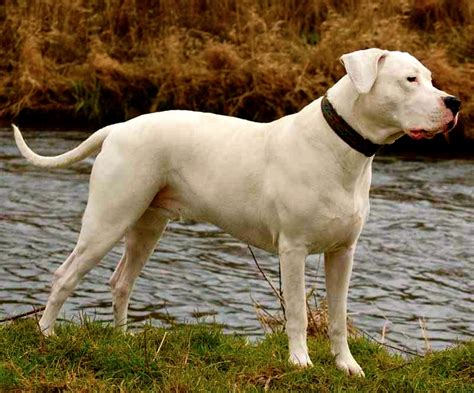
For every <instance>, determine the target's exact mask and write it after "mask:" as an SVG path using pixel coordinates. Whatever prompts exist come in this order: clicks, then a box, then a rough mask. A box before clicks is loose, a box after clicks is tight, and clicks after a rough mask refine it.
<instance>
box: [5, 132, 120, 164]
mask: <svg viewBox="0 0 474 393" xmlns="http://www.w3.org/2000/svg"><path fill="white" fill-rule="evenodd" d="M12 126H13V131H14V133H15V141H16V145H17V146H18V149H19V150H20V152H21V154H22V155H23V157H25V158H26V159H27V160H28V161H29V162H31V163H32V164H33V165H36V166H41V167H44V168H64V167H67V166H68V165H70V164H73V163H75V162H78V161H81V160H83V159H84V158H86V157H88V156H90V155H91V154H92V153H94V152H96V151H97V150H99V149H100V147H101V146H102V143H103V142H104V139H105V138H106V137H107V135H109V133H110V131H111V130H112V129H111V127H104V128H102V129H100V130H99V131H97V132H95V133H94V134H92V135H91V136H90V137H89V138H87V139H86V140H85V141H84V142H82V143H81V144H80V145H79V146H77V147H76V148H74V149H72V150H70V151H68V152H66V153H64V154H60V155H58V156H52V157H46V156H40V155H39V154H36V153H35V152H34V151H33V150H31V149H30V148H29V147H28V145H27V144H26V142H25V140H24V139H23V136H22V135H21V132H20V130H19V129H18V127H17V126H16V125H14V124H12Z"/></svg>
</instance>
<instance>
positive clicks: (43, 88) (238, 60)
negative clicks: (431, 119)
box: [0, 0, 474, 136]
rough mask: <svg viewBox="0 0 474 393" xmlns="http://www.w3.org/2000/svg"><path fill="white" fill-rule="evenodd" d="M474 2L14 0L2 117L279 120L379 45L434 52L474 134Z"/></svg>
mask: <svg viewBox="0 0 474 393" xmlns="http://www.w3.org/2000/svg"><path fill="white" fill-rule="evenodd" d="M473 4H474V3H473V2H472V1H469V0H458V1H447V0H383V1H381V0H379V1H372V0H338V1H336V0H305V1H296V0H280V1H274V2H270V1H267V0H258V1H254V0H239V1H235V0H224V1H213V0H210V1H204V0H197V1H186V0H179V1H176V0H163V1H159V2H157V1H153V0H140V1H137V0H128V1H122V0H106V1H101V2H92V1H88V0H72V1H70V0H28V1H27V0H5V1H3V2H1V3H0V48H1V55H2V56H0V119H3V120H4V121H12V120H14V121H19V122H20V123H28V122H29V123H30V124H32V123H33V122H34V124H37V122H39V121H40V120H44V121H45V122H49V123H51V122H53V123H54V124H56V125H58V124H61V122H62V123H63V124H69V125H70V126H74V127H77V125H78V124H79V123H80V122H83V123H84V124H88V125H89V126H90V125H91V123H98V124H99V123H100V124H104V123H111V122H115V121H121V120H123V119H127V118H130V117H133V116H136V115H138V114H140V113H144V112H150V111H156V110H164V109H170V108H187V109H192V110H205V111H211V112H216V113H224V114H228V115H236V116H240V117H244V118H248V119H254V120H261V121H267V120H273V119H275V118H277V117H279V116H282V115H285V114H288V113H291V112H295V111H297V110H299V109H301V108H302V107H303V106H304V105H306V104H308V103H309V102H310V101H311V100H313V99H315V98H317V97H318V96H320V95H321V94H323V93H324V92H325V91H326V89H327V88H328V87H329V86H331V85H332V84H333V83H334V82H335V80H337V79H338V78H339V77H341V76H342V75H343V73H344V71H343V67H342V65H341V64H340V63H339V61H338V57H339V56H341V55H342V54H343V53H346V52H350V51H353V50H356V49H361V48H367V47H373V46H376V47H383V48H386V49H392V50H403V51H409V52H411V53H413V54H414V55H415V56H417V57H418V58H419V59H420V60H422V61H423V62H424V63H425V64H426V65H427V66H428V67H429V68H430V69H431V70H432V71H433V72H434V81H435V83H436V84H437V85H438V86H439V87H440V88H442V89H445V90H447V91H449V92H450V93H452V94H456V95H458V96H459V97H460V98H461V99H462V101H463V112H462V113H463V116H462V119H461V122H460V126H459V131H458V132H461V133H463V132H464V134H465V135H467V136H469V135H471V136H472V133H473V132H474V129H473V128H472V120H473V119H474V98H473V97H474V95H473V94H472V92H473V90H474V89H473V87H474V77H473V72H474V68H473V53H474V38H473V37H474V24H473V20H474V18H473V11H474V5H473ZM71 123H73V125H71ZM453 135H454V134H453Z"/></svg>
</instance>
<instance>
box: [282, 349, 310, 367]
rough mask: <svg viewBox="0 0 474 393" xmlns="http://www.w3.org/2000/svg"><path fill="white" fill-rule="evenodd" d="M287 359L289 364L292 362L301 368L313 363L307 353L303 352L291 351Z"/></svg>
mask: <svg viewBox="0 0 474 393" xmlns="http://www.w3.org/2000/svg"><path fill="white" fill-rule="evenodd" d="M288 361H289V362H290V364H293V365H295V366H297V367H302V368H305V367H310V366H312V365H313V362H312V361H311V359H310V358H309V355H308V354H307V353H304V352H301V353H291V354H290V358H289V359H288Z"/></svg>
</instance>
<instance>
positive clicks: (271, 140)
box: [14, 49, 460, 375]
mask: <svg viewBox="0 0 474 393" xmlns="http://www.w3.org/2000/svg"><path fill="white" fill-rule="evenodd" d="M341 61H342V63H343V64H344V66H345V69H346V71H347V75H346V76H344V77H343V78H342V79H340V80H339V81H338V82H337V83H336V84H335V85H334V86H333V87H332V88H331V89H329V91H328V92H327V95H326V96H325V97H323V98H319V99H317V100H316V101H314V102H312V103H311V104H309V105H308V106H306V107H305V108H303V109H302V110H301V111H300V112H298V113H296V114H293V115H289V116H286V117H283V118H281V119H279V120H276V121H273V122H271V123H255V122H251V121H246V120H242V119H238V118H232V117H227V116H220V115H215V114H209V113H200V112H190V111H167V112H162V113H152V114H147V115H143V116H139V117H137V118H135V119H132V120H129V121H127V122H124V123H120V124H114V125H111V126H108V127H105V128H103V129H101V130H99V131H97V132H96V133H94V134H93V135H92V136H90V137H89V138H88V139H87V140H86V141H84V142H83V143H81V144H80V145H79V146H78V147H76V148H75V149H73V150H71V151H69V152H67V153H64V154H61V155H59V156H56V157H43V156H39V155H37V154H35V153H34V152H33V151H32V150H30V149H29V148H28V146H27V145H26V144H25V142H24V140H23V138H22V136H21V133H20V131H19V130H18V128H17V127H15V126H14V130H15V139H16V143H17V145H18V148H19V149H20V151H21V153H22V154H23V155H24V156H25V157H26V158H27V159H28V160H29V161H30V162H31V163H33V164H34V165H38V166H42V167H48V168H54V167H64V166H67V165H70V164H72V163H74V162H77V161H79V160H82V159H84V158H85V157H87V156H89V155H90V154H92V153H94V152H96V151H98V150H99V149H101V151H100V153H99V155H98V156H97V159H96V160H95V163H94V166H93V168H92V174H91V178H90V191H89V200H88V203H87V207H86V210H85V212H84V217H83V220H82V229H81V232H80V235H79V239H78V242H77V244H76V247H75V248H74V250H73V252H72V253H71V255H70V256H69V257H68V258H67V259H66V261H65V262H64V263H63V264H62V265H61V266H60V267H59V268H58V269H57V271H56V272H55V280H54V283H53V285H52V289H51V294H50V297H49V300H48V303H47V306H46V310H45V312H44V314H43V316H42V318H41V320H40V326H41V329H42V330H43V332H44V333H45V334H51V333H52V332H53V325H54V322H55V320H56V317H57V315H58V313H59V310H60V309H61V307H62V305H63V303H64V301H65V300H66V298H67V297H68V296H69V295H70V294H71V292H72V291H73V289H74V287H75V286H76V284H77V283H78V281H79V280H80V279H81V278H82V277H83V276H84V275H85V274H86V273H87V272H88V271H89V270H90V269H91V268H92V267H94V266H95V265H97V264H98V263H99V261H100V260H101V259H102V257H103V256H104V255H105V254H106V253H107V252H108V251H109V250H110V249H111V248H112V247H113V246H114V244H115V243H117V242H118V241H119V240H120V239H121V238H123V237H124V238H125V244H126V249H125V253H124V255H123V257H122V259H121V261H120V263H119V264H118V266H117V269H116V270H115V272H114V274H113V275H112V277H111V279H110V284H111V287H112V293H113V310H114V319H115V324H116V325H117V326H120V327H122V328H125V326H126V320H127V307H128V301H129V298H130V293H131V290H132V287H133V284H134V281H135V279H136V278H137V276H138V275H139V274H140V271H141V270H142V268H143V266H144V264H145V263H146V261H147V259H148V257H149V256H150V254H151V253H152V252H153V250H154V248H155V246H156V244H157V242H158V240H159V238H160V236H161V234H162V233H163V231H164V229H165V227H166V224H167V223H168V221H169V220H170V219H172V220H176V219H181V218H187V219H193V220H199V221H207V222H210V223H212V224H215V225H217V226H218V227H220V228H222V229H223V230H225V231H226V232H228V233H230V234H232V235H234V236H235V237H237V238H238V239H241V240H242V241H243V242H245V243H249V244H252V245H254V246H256V247H260V248H262V249H264V250H266V251H268V252H271V253H278V255H279V257H280V264H281V274H282V289H283V297H284V302H285V305H286V319H287V323H286V332H287V334H288V339H289V353H290V357H289V360H290V362H291V363H294V364H297V365H300V366H308V365H311V360H310V358H309V355H308V349H307V345H306V327H307V314H306V302H305V282H304V269H305V259H306V256H307V255H309V254H314V253H324V256H325V258H324V260H325V270H326V287H327V300H328V307H329V319H330V322H329V336H330V341H331V350H332V353H333V354H334V355H335V359H336V364H337V366H338V367H339V368H340V369H342V370H344V371H345V372H346V373H348V374H355V375H364V373H363V371H362V369H361V367H360V366H359V365H358V364H357V362H356V361H355V360H354V358H353V357H352V354H351V352H350V350H349V346H348V344H347V330H346V304H347V292H348V287H349V278H350V275H351V269H352V261H353V256H354V250H355V247H356V243H357V239H358V237H359V235H360V233H361V230H362V227H363V225H364V222H365V220H366V217H367V214H368V212H369V188H370V181H371V165H372V158H373V155H374V153H375V152H376V150H377V149H378V147H379V145H383V144H388V143H392V142H393V141H395V140H396V139H398V138H399V137H400V136H402V135H404V134H408V135H410V136H411V137H412V138H415V139H420V138H423V137H426V138H431V137H433V136H434V135H435V134H437V133H441V132H448V131H449V130H450V129H451V128H452V127H453V126H454V125H455V123H456V121H457V117H458V116H457V114H458V111H459V107H460V101H459V100H458V99H457V98H456V97H453V96H450V95H448V94H446V93H445V92H443V91H441V90H438V89H436V88H435V87H433V85H432V83H431V75H430V71H429V70H428V69H426V68H425V67H424V66H423V65H422V64H421V63H420V62H419V61H418V60H416V59H415V58H414V57H412V56H411V55H409V54H407V53H402V52H389V51H385V50H380V49H367V50H361V51H357V52H353V53H349V54H346V55H344V56H342V57H341Z"/></svg>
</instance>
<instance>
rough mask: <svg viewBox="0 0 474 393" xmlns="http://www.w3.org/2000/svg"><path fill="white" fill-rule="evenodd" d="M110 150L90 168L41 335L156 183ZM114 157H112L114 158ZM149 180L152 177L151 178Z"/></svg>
mask: <svg viewBox="0 0 474 393" xmlns="http://www.w3.org/2000/svg"><path fill="white" fill-rule="evenodd" d="M115 153H116V152H115V151H113V149H112V150H111V151H109V152H104V150H103V151H102V152H101V153H100V154H99V156H98V157H97V159H96V162H95V164H94V167H93V169H92V174H91V181H90V191H89V200H88V202H87V207H86V210H85V212H84V217H83V220H82V228H81V233H80V234H79V240H78V242H77V244H76V247H75V248H74V251H73V252H72V254H71V255H70V256H69V258H68V259H67V260H66V261H65V262H64V263H63V265H61V266H60V267H59V269H58V270H57V271H56V273H55V280H54V282H53V285H52V288H51V294H50V296H49V298H48V302H47V304H46V309H45V311H44V313H43V316H42V318H41V320H40V323H39V324H40V328H41V330H42V331H43V333H44V334H45V335H49V334H51V333H52V332H53V325H54V322H55V320H56V318H57V316H58V313H59V311H60V310H61V307H62V305H63V304H64V302H65V300H66V299H67V298H68V296H69V295H70V294H71V292H72V291H73V289H74V288H75V286H76V285H77V283H78V282H79V280H80V279H81V278H82V277H83V276H84V275H85V274H86V273H87V272H88V271H89V270H90V269H92V268H93V267H94V266H95V265H97V264H98V263H99V262H100V260H101V259H102V258H103V257H104V255H105V254H107V252H109V251H110V249H111V248H112V247H113V246H114V245H115V243H117V242H118V241H119V240H120V239H121V238H122V237H123V236H124V234H125V233H126V231H127V229H128V228H130V227H132V226H133V225H134V224H135V223H136V222H137V221H138V219H139V218H140V217H141V216H142V215H143V213H144V212H145V210H146V209H147V208H148V206H149V204H150V202H151V201H152V199H153V197H154V195H155V194H156V189H157V184H156V183H154V182H152V181H150V175H149V173H148V172H149V168H146V166H145V165H142V166H138V167H135V168H132V169H131V168H130V166H131V165H130V162H129V161H127V160H124V159H117V158H116V154H115ZM114 154H115V156H114ZM151 179H152V180H153V178H151Z"/></svg>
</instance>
